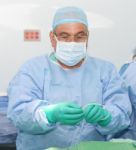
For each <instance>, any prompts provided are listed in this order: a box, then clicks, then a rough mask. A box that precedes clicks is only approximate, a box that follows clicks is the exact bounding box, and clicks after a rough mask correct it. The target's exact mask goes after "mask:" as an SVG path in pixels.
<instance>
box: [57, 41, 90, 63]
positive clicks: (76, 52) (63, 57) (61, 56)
mask: <svg viewBox="0 0 136 150" xmlns="http://www.w3.org/2000/svg"><path fill="white" fill-rule="evenodd" d="M86 50H87V49H86V42H80V43H77V42H62V41H58V40H57V47H56V52H55V57H56V58H57V59H58V60H59V61H60V62H62V63H63V64H65V65H67V66H74V65H76V64H77V63H79V62H80V61H81V60H82V59H83V58H85V57H86Z"/></svg>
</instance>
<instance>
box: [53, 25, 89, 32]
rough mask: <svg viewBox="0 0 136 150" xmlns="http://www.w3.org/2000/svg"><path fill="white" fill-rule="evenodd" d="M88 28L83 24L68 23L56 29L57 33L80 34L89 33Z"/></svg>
mask: <svg viewBox="0 0 136 150" xmlns="http://www.w3.org/2000/svg"><path fill="white" fill-rule="evenodd" d="M87 31H88V30H87V27H86V26H85V25H84V24H82V23H66V24H61V25H58V26H57V27H56V28H55V32H56V33H62V32H64V33H78V32H87Z"/></svg>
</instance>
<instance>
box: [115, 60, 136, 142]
mask: <svg viewBox="0 0 136 150" xmlns="http://www.w3.org/2000/svg"><path fill="white" fill-rule="evenodd" d="M123 66H124V65H123ZM121 75H122V78H123V79H124V81H125V82H126V85H127V87H128V92H129V98H130V101H131V103H132V114H131V123H130V126H129V127H128V128H127V129H125V130H123V131H122V132H119V133H118V134H116V135H115V136H114V138H125V139H133V140H136V62H131V63H129V65H128V67H127V68H126V69H125V71H124V72H122V74H121Z"/></svg>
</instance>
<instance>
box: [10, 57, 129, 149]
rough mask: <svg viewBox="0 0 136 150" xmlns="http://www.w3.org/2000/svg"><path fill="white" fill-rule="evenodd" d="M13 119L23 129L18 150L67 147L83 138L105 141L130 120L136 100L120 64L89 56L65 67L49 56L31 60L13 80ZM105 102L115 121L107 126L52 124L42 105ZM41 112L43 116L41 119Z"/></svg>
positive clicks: (11, 87)
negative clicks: (76, 65)
mask: <svg viewBox="0 0 136 150" xmlns="http://www.w3.org/2000/svg"><path fill="white" fill-rule="evenodd" d="M8 95H9V107H8V118H10V119H11V120H12V121H13V122H14V124H15V126H16V127H17V128H18V129H19V133H18V137H17V149H18V150H42V149H44V148H48V147H68V146H70V145H73V144H76V143H79V142H80V141H91V140H93V141H104V140H105V139H106V135H108V134H112V133H116V132H118V131H120V130H122V129H124V128H126V127H127V126H128V125H129V124H130V119H129V116H130V114H131V104H130V101H129V98H128V93H127V89H126V86H125V84H124V82H123V81H122V80H121V78H120V75H119V74H118V73H117V72H116V69H115V67H114V66H113V65H112V64H111V63H109V62H107V61H103V60H100V59H97V58H93V57H89V56H87V58H86V59H85V61H84V63H83V64H82V65H81V66H80V67H79V68H76V69H69V70H68V69H63V68H62V67H60V66H59V65H58V64H56V63H54V62H53V61H52V60H51V59H50V58H49V57H48V56H39V57H36V58H32V59H31V60H28V61H27V62H26V63H25V64H24V65H22V67H21V68H20V70H19V71H18V73H17V74H16V75H15V77H14V78H13V80H12V81H11V82H10V84H9V88H8ZM68 101H70V102H74V103H77V104H79V105H80V106H81V107H83V108H84V107H85V106H86V105H87V104H89V103H98V104H101V105H103V106H104V107H105V108H106V109H107V110H108V111H109V112H110V113H111V114H112V121H111V123H110V124H109V125H108V126H106V127H101V126H99V125H97V124H94V125H93V124H90V123H86V122H85V120H83V121H81V122H80V123H79V124H77V125H74V126H69V125H61V124H60V123H56V124H49V123H48V121H47V122H46V121H45V122H43V119H41V118H42V117H40V115H39V116H38V115H37V110H38V109H39V108H42V107H46V106H47V105H51V104H56V103H60V102H68ZM38 117H39V118H38Z"/></svg>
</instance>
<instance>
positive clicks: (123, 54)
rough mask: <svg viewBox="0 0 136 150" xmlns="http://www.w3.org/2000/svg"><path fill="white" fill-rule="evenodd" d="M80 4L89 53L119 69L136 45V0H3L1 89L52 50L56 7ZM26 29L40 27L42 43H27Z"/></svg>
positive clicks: (0, 8)
mask: <svg viewBox="0 0 136 150" xmlns="http://www.w3.org/2000/svg"><path fill="white" fill-rule="evenodd" d="M72 5H74V6H79V7H81V8H83V9H84V10H86V12H87V15H88V20H89V23H90V40H89V49H88V51H89V53H90V54H91V55H92V56H96V57H100V58H104V59H107V60H109V61H111V62H113V63H114V64H115V65H116V66H117V67H118V68H119V67H120V66H121V65H122V64H123V63H124V62H126V61H128V60H130V59H131V51H132V49H133V48H134V47H135V46H136V19H135V14H136V9H135V8H136V0H75V1H73V0H49V1H48V0H0V92H4V91H6V89H7V86H8V83H9V81H10V80H11V78H12V77H13V75H14V74H15V73H16V71H17V70H18V69H19V67H20V65H21V64H22V63H23V62H24V61H26V60H27V59H29V58H31V57H33V56H37V55H41V54H45V53H47V52H50V51H51V45H50V41H49V37H48V34H49V31H50V29H51V22H52V18H53V14H54V12H55V10H56V8H59V7H63V6H72ZM25 29H39V30H40V31H41V41H40V42H24V39H23V32H24V30H25Z"/></svg>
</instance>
